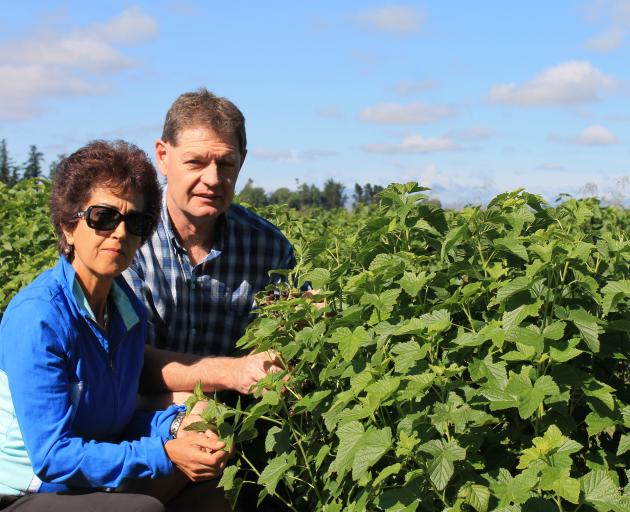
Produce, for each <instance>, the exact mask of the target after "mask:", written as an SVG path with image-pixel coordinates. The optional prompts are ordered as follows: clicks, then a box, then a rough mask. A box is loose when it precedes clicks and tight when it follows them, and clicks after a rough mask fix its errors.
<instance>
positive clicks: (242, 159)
mask: <svg viewBox="0 0 630 512" xmlns="http://www.w3.org/2000/svg"><path fill="white" fill-rule="evenodd" d="M246 156H247V150H245V151H243V156H242V157H241V165H240V167H239V168H238V170H239V172H240V170H241V167H243V164H244V163H245V157H246Z"/></svg>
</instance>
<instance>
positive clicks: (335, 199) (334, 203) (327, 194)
mask: <svg viewBox="0 0 630 512" xmlns="http://www.w3.org/2000/svg"><path fill="white" fill-rule="evenodd" d="M344 189H345V187H344V186H343V185H342V184H341V183H337V182H336V181H335V180H333V179H332V178H330V179H328V180H326V183H324V190H323V192H322V195H321V197H322V204H321V206H322V207H323V208H325V209H326V210H334V209H335V208H343V206H344V204H345V202H346V199H347V196H346V195H345V194H344Z"/></svg>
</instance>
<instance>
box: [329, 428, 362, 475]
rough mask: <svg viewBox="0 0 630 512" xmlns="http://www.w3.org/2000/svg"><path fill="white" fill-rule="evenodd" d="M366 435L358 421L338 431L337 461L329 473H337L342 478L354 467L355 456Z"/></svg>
mask: <svg viewBox="0 0 630 512" xmlns="http://www.w3.org/2000/svg"><path fill="white" fill-rule="evenodd" d="M364 433H365V430H364V429H363V425H362V424H361V423H359V422H358V421H350V422H348V423H345V424H343V425H341V426H340V427H339V428H338V429H337V437H338V438H339V447H338V448H337V455H336V456H335V460H334V461H333V462H332V464H331V465H330V469H329V471H330V472H331V473H337V474H338V475H339V476H341V475H343V474H345V473H346V472H347V471H348V470H349V469H350V468H351V467H352V461H353V460H354V454H355V452H356V449H357V446H358V444H359V443H360V442H361V438H362V437H363V434H364Z"/></svg>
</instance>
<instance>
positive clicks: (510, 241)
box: [492, 237, 529, 261]
mask: <svg viewBox="0 0 630 512" xmlns="http://www.w3.org/2000/svg"><path fill="white" fill-rule="evenodd" d="M492 243H493V244H494V246H495V247H496V248H497V249H503V250H505V251H508V252H511V253H512V254H514V255H515V256H518V257H519V258H521V259H522V260H525V261H529V256H528V255H527V249H525V246H524V245H523V244H521V243H520V242H519V241H518V240H517V239H516V238H508V237H506V238H496V239H495V240H493V241H492Z"/></svg>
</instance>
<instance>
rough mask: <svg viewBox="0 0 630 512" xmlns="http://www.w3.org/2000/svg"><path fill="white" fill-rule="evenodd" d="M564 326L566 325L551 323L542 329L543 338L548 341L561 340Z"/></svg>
mask: <svg viewBox="0 0 630 512" xmlns="http://www.w3.org/2000/svg"><path fill="white" fill-rule="evenodd" d="M566 326H567V324H566V323H565V322H561V321H557V322H553V323H551V324H549V325H548V326H547V327H545V328H544V330H543V336H544V337H545V338H547V339H548V340H555V341H557V340H561V339H562V338H563V337H564V329H565V328H566Z"/></svg>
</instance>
